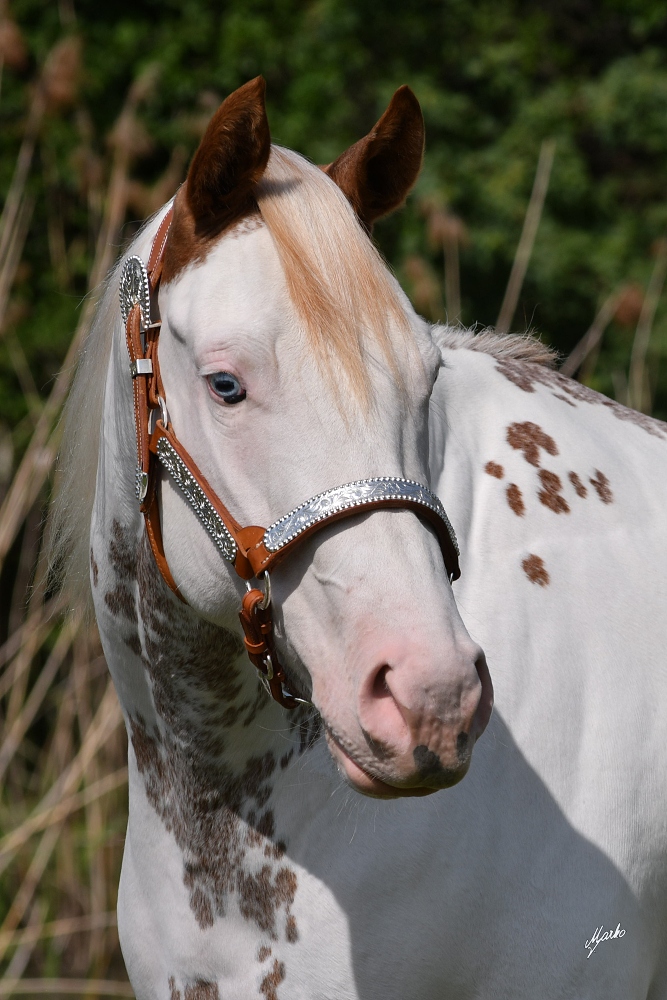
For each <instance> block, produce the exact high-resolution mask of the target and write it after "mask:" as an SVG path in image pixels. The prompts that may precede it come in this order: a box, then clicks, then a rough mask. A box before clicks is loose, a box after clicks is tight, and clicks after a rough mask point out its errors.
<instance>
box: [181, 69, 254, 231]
mask: <svg viewBox="0 0 667 1000" xmlns="http://www.w3.org/2000/svg"><path fill="white" fill-rule="evenodd" d="M265 90H266V83H265V82H264V80H263V78H262V77H261V76H257V77H255V79H254V80H250V82H249V83H246V84H244V85H243V86H242V87H239V89H238V90H235V91H234V93H233V94H230V95H229V97H228V98H227V99H226V100H225V101H223V103H222V104H221V105H220V107H219V108H218V110H217V111H216V113H215V114H214V115H213V118H212V119H211V121H210V122H209V125H208V128H207V129H206V132H205V133H204V138H203V139H202V141H201V143H200V144H199V148H198V150H197V152H196V153H195V155H194V158H193V160H192V163H191V164H190V169H189V171H188V177H187V181H186V185H185V197H186V200H187V204H188V207H189V209H190V211H191V213H192V215H193V217H194V220H195V229H196V230H198V231H200V232H201V231H206V230H209V231H210V230H214V229H220V228H222V227H223V226H225V225H227V224H228V222H231V221H233V220H234V219H235V218H237V217H238V216H240V215H242V214H243V213H244V212H246V211H247V210H248V209H249V207H251V205H252V190H253V188H254V186H255V185H256V184H257V182H258V181H259V180H260V178H261V176H262V174H263V173H264V170H265V169H266V164H267V161H268V159H269V151H270V148H271V134H270V132H269V123H268V121H267V118H266V108H265V106H264V92H265Z"/></svg>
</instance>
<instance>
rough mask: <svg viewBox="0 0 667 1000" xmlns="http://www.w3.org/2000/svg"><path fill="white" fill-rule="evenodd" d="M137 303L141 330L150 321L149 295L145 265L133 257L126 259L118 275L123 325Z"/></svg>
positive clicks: (138, 258)
mask: <svg viewBox="0 0 667 1000" xmlns="http://www.w3.org/2000/svg"><path fill="white" fill-rule="evenodd" d="M137 303H139V306H140V308H141V326H142V328H143V327H146V326H148V325H149V324H150V321H151V293H150V286H149V284H148V271H147V270H146V265H145V264H144V262H143V260H142V259H141V257H136V256H134V257H128V258H127V260H126V261H125V263H124V264H123V270H122V272H121V275H120V314H121V316H122V317H123V324H125V323H127V317H128V316H129V315H130V310H131V309H132V306H136V304H137Z"/></svg>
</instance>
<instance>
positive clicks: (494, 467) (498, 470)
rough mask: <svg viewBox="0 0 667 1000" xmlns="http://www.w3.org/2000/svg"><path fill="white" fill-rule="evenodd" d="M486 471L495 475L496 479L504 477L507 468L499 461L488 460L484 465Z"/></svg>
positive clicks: (490, 474)
mask: <svg viewBox="0 0 667 1000" xmlns="http://www.w3.org/2000/svg"><path fill="white" fill-rule="evenodd" d="M484 471H485V472H486V473H487V474H488V475H489V476H493V477H494V479H502V478H503V476H504V475H505V470H504V469H503V467H502V465H498V463H497V462H487V463H486V465H485V466H484Z"/></svg>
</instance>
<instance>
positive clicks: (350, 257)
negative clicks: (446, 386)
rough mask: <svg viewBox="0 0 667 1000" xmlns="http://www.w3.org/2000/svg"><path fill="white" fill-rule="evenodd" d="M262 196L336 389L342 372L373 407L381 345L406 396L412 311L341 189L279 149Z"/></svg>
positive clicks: (293, 289)
mask: <svg viewBox="0 0 667 1000" xmlns="http://www.w3.org/2000/svg"><path fill="white" fill-rule="evenodd" d="M255 194H256V198H257V202H258V204H259V210H260V213H261V215H262V218H263V220H264V222H265V223H266V225H267V227H268V229H269V232H270V233H271V235H272V237H273V240H274V242H275V245H276V249H277V251H278V255H279V257H280V261H281V263H282V266H283V272H284V274H285V279H286V281H287V287H288V290H289V294H290V298H291V300H292V302H293V304H294V306H295V307H296V310H297V313H298V314H299V317H300V318H301V320H302V322H303V324H304V327H305V330H306V333H307V335H308V338H309V340H310V343H311V347H312V349H313V352H314V354H315V357H316V358H317V359H318V360H319V361H320V362H322V363H323V369H324V371H325V372H328V373H329V374H330V376H331V379H330V381H331V383H332V387H333V388H335V387H336V385H337V384H338V383H339V374H340V371H341V369H342V371H343V372H344V373H345V374H346V375H347V377H348V379H349V382H350V384H351V387H352V389H353V392H354V395H355V398H356V399H358V400H359V401H361V402H362V403H364V404H367V403H368V402H369V400H370V381H369V369H368V359H367V350H368V348H369V347H370V346H371V345H372V344H373V343H375V344H377V345H378V346H379V348H380V353H381V355H382V356H383V357H384V360H385V362H386V363H387V365H388V367H389V369H390V370H391V372H392V375H393V377H394V380H395V382H396V383H397V385H398V386H399V389H401V390H403V389H404V388H405V385H404V375H403V372H404V371H405V369H406V367H407V366H406V365H405V364H400V363H399V357H403V358H405V353H406V352H407V351H410V350H413V351H415V353H417V351H416V347H415V346H414V337H413V336H411V330H410V321H409V318H408V312H407V310H408V309H409V304H408V302H407V300H406V299H405V298H404V297H403V294H402V292H401V290H400V287H399V285H398V283H397V282H396V280H395V279H394V278H393V277H392V275H391V273H390V272H389V270H388V268H387V265H386V264H385V262H384V261H383V259H382V257H381V256H380V254H379V253H378V251H377V250H376V249H375V247H374V245H373V244H372V243H371V241H370V240H369V239H368V236H367V235H366V233H365V232H364V230H363V229H362V227H361V225H360V224H359V222H358V220H357V217H356V215H355V214H354V211H353V209H352V206H351V205H350V203H349V201H348V200H347V198H346V197H345V195H344V194H343V192H342V191H341V190H340V188H339V187H338V186H337V185H336V184H335V183H334V182H333V181H332V180H330V178H329V177H328V176H327V175H326V174H325V173H324V172H323V171H322V170H320V169H319V168H318V167H315V166H313V164H312V163H310V162H309V161H308V160H306V159H304V157H303V156H300V155H299V154H298V153H294V152H293V151H292V150H289V149H283V148H282V147H281V146H272V147H271V155H270V157H269V162H268V165H267V168H266V171H265V173H264V176H263V178H262V181H261V183H260V184H259V185H258V187H257V189H256V192H255ZM396 332H398V333H399V337H400V343H399V345H398V346H399V348H400V350H399V351H398V352H397V351H396V346H397V345H395V343H394V342H393V341H392V333H393V334H394V336H395V333H396ZM397 353H398V357H397ZM334 376H336V377H335V378H334Z"/></svg>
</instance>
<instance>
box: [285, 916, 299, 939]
mask: <svg viewBox="0 0 667 1000" xmlns="http://www.w3.org/2000/svg"><path fill="white" fill-rule="evenodd" d="M285 937H286V938H287V940H288V941H289V943H290V944H296V942H297V941H298V940H299V929H298V927H297V925H296V917H294V916H293V915H292V914H291V913H290V915H289V917H288V918H287V923H286V925H285Z"/></svg>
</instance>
